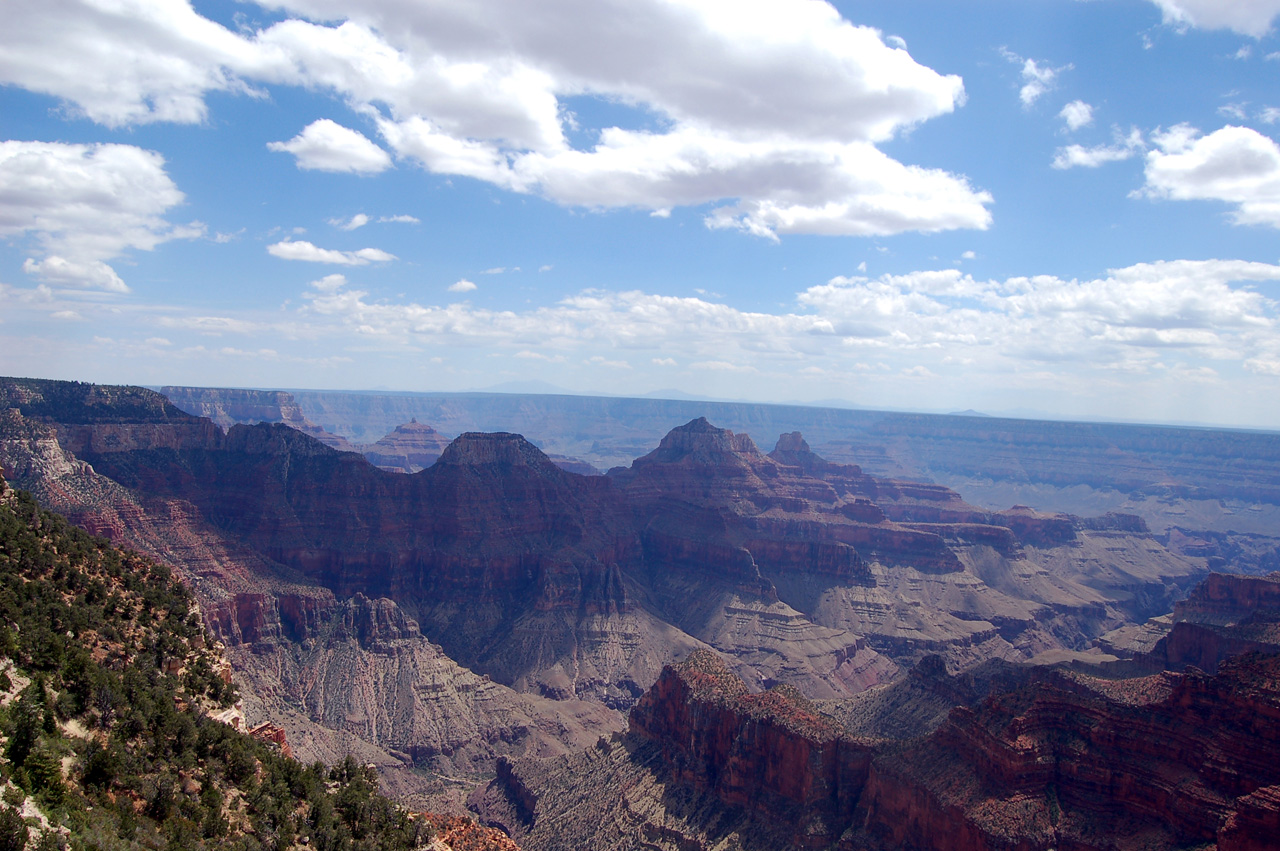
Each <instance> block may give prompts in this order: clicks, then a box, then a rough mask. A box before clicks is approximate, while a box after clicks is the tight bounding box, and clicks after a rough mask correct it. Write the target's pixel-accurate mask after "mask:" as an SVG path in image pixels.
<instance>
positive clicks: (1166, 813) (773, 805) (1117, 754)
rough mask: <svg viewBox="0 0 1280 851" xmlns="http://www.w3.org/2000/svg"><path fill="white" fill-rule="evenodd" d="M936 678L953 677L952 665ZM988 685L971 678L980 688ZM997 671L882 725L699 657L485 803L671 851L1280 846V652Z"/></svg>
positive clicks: (517, 832) (511, 779)
mask: <svg viewBox="0 0 1280 851" xmlns="http://www.w3.org/2000/svg"><path fill="white" fill-rule="evenodd" d="M924 677H925V678H926V679H933V680H939V681H941V680H945V679H946V676H945V674H943V673H942V671H941V668H940V666H936V667H935V668H934V669H933V670H932V672H930V673H929V674H926V675H924ZM974 685H975V683H974V682H970V683H968V684H966V683H963V682H957V683H955V684H954V691H955V693H956V694H957V695H961V696H962V695H966V694H967V695H968V696H970V697H972V696H973V692H972V688H973V687H974ZM982 686H983V687H982V689H980V690H985V691H986V692H987V695H986V696H985V697H982V698H979V699H977V700H976V701H975V702H974V703H973V704H972V705H971V706H964V705H962V706H960V707H957V708H956V709H954V710H952V711H951V712H950V714H949V716H947V717H946V719H945V720H944V721H942V722H941V723H940V724H939V725H938V726H936V727H934V729H933V731H932V732H930V733H928V734H927V735H925V736H923V737H915V738H907V739H899V740H896V741H895V740H883V739H881V740H874V739H867V738H859V737H857V736H856V735H855V734H854V733H853V732H851V731H849V730H847V729H845V728H841V727H840V726H839V725H837V724H836V723H835V722H834V721H833V720H832V719H830V718H825V717H823V716H821V715H818V714H816V713H815V712H814V711H813V708H812V706H811V705H807V704H805V703H804V702H803V701H798V700H795V699H794V698H793V697H791V696H788V695H785V694H777V693H773V694H764V695H752V694H748V693H747V692H746V689H745V685H744V684H742V683H741V682H740V681H735V679H734V677H733V675H732V674H730V673H728V671H727V670H726V669H724V667H723V665H720V664H718V663H717V662H716V661H715V660H713V659H710V658H708V657H705V656H701V655H699V656H696V657H693V658H691V659H690V660H689V661H687V662H686V663H685V664H683V665H681V666H679V667H675V668H668V669H667V670H665V671H664V673H663V676H662V677H661V678H660V679H659V681H658V683H656V684H655V686H654V688H653V689H652V690H651V691H650V692H649V693H648V694H646V696H645V697H644V699H643V700H641V701H640V703H638V704H637V706H636V708H635V709H634V710H633V711H632V715H631V726H630V732H629V733H628V734H627V736H626V737H623V738H619V739H615V740H613V741H612V742H602V743H601V744H600V745H598V746H597V748H596V749H594V750H593V751H592V752H588V753H585V754H580V755H575V756H571V757H566V758H562V759H560V760H554V761H535V760H518V761H516V762H513V763H508V764H505V765H504V770H503V771H502V772H501V773H500V776H499V778H498V779H497V780H495V781H494V782H493V783H492V784H490V786H489V787H488V788H487V789H485V790H484V791H483V792H481V793H478V794H477V795H475V796H474V797H473V799H472V804H473V806H475V807H476V808H477V810H478V811H479V812H480V813H481V814H482V816H483V817H485V818H488V819H490V820H491V821H493V822H494V823H500V824H503V825H504V826H505V827H506V828H507V829H508V830H509V831H510V832H511V833H512V835H513V836H514V837H515V838H516V839H517V841H519V842H520V844H521V846H522V847H524V848H526V849H527V850H528V851H537V849H543V848H547V849H549V848H555V847H561V846H560V845H559V843H561V842H567V843H569V844H574V842H575V841H577V840H580V839H584V838H587V837H589V839H590V842H591V843H593V844H592V847H602V848H625V847H634V844H635V843H638V842H639V843H643V844H645V845H646V847H653V848H661V849H678V848H690V847H715V848H724V849H738V848H741V849H755V848H770V847H771V848H775V849H791V848H796V849H798V848H835V849H842V851H845V849H847V851H852V849H874V850H875V851H888V849H901V848H929V849H934V850H935V851H988V849H992V850H994V849H1025V850H1026V851H1048V849H1054V848H1071V849H1077V851H1085V850H1086V849H1099V851H1101V849H1137V848H1143V849H1149V851H1159V850H1160V849H1170V851H1172V849H1176V848H1184V847H1191V846H1196V847H1201V846H1204V847H1213V846H1214V845H1216V847H1218V848H1221V849H1246V848H1249V849H1251V848H1265V847H1274V844H1273V843H1274V839H1275V834H1274V832H1273V831H1274V826H1275V825H1276V824H1277V818H1280V796H1278V795H1276V789H1277V783H1278V782H1280V724H1277V722H1278V721H1280V657H1277V656H1259V655H1250V656H1244V657H1239V658H1237V659H1234V660H1231V661H1230V662H1227V663H1225V664H1224V665H1223V666H1222V669H1221V671H1220V673H1219V674H1218V675H1216V676H1213V677H1209V676H1205V675H1203V674H1173V673H1164V674H1158V675H1154V676H1150V677H1142V678H1136V679H1127V680H1106V679H1098V678H1094V677H1089V676H1084V675H1080V674H1068V673H1063V672H1053V671H1049V672H1043V671H1041V672H1035V671H1026V670H1024V671H1022V672H1021V673H1019V672H1017V671H1016V669H1006V671H1005V672H1003V673H1001V674H998V675H997V676H995V677H988V678H986V679H985V680H984V681H983V682H982ZM939 688H941V683H940V682H939V684H938V685H937V686H935V687H934V688H933V690H934V691H935V692H936V691H938V690H939ZM855 700H858V699H855ZM601 778H604V779H605V780H604V785H601ZM569 800H572V801H573V805H572V807H569V806H567V802H568V801H569Z"/></svg>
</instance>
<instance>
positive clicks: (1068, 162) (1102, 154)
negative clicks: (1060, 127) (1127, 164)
mask: <svg viewBox="0 0 1280 851" xmlns="http://www.w3.org/2000/svg"><path fill="white" fill-rule="evenodd" d="M1115 137H1116V141H1115V143H1114V144H1111V145H1097V146H1095V147H1092V148H1086V147H1085V146H1083V145H1067V146H1066V147H1065V148H1059V149H1058V150H1057V151H1056V152H1055V153H1054V156H1053V163H1052V165H1053V167H1054V168H1057V169H1065V168H1075V167H1077V166H1081V167H1084V168H1097V167H1098V166H1100V165H1102V164H1103V163H1110V162H1118V161H1120V160H1127V159H1130V158H1131V157H1133V156H1134V155H1135V154H1137V153H1139V152H1141V151H1142V150H1144V149H1145V148H1146V144H1145V143H1144V142H1143V139H1142V133H1141V131H1139V130H1138V129H1137V128H1133V129H1131V130H1130V131H1129V135H1128V136H1121V135H1120V132H1119V131H1118V130H1117V131H1116V133H1115Z"/></svg>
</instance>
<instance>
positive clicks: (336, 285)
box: [311, 273, 347, 293]
mask: <svg viewBox="0 0 1280 851" xmlns="http://www.w3.org/2000/svg"><path fill="white" fill-rule="evenodd" d="M346 285H347V276H346V275H342V274H338V273H334V274H332V275H325V276H324V277H323V278H321V279H319V280H318V281H312V282H311V286H313V287H315V288H316V289H317V290H319V291H320V292H322V293H334V292H337V291H338V290H340V289H342V288H343V287H345V286H346Z"/></svg>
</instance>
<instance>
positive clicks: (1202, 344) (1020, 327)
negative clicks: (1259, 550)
mask: <svg viewBox="0 0 1280 851" xmlns="http://www.w3.org/2000/svg"><path fill="white" fill-rule="evenodd" d="M4 17H5V24H4V26H3V27H2V28H0V374H6V375H11V376H33V377H44V378H63V379H77V380H83V381H94V382H108V383H130V384H146V385H161V384H184V385H200V386H221V387H268V388H315V389H354V390H371V389H382V390H404V391H459V390H476V389H485V388H490V387H509V388H522V387H525V388H528V387H534V386H546V385H553V386H555V387H558V388H564V389H565V390H567V391H570V392H575V393H608V394H619V395H644V394H655V393H656V394H658V395H667V394H673V393H677V392H678V393H681V394H689V395H694V396H703V397H708V398H721V399H743V400H753V401H764V402H806V403H827V402H839V403H841V404H851V405H856V406H859V407H867V408H889V409H905V410H922V411H959V410H969V409H973V410H978V411H983V412H987V413H992V414H1012V415H1032V416H1040V417H1049V418H1086V419H1118V420H1134V421H1142V422H1157V423H1159V422H1169V423H1204V424H1215V425H1232V426H1244V427H1254V428H1268V429H1277V428H1280V333H1278V330H1277V329H1278V323H1280V144H1277V139H1280V36H1278V35H1277V27H1278V26H1280V0H971V1H970V2H957V0H840V1H839V2H833V3H826V2H818V0H625V2H622V0H540V2H537V3H530V2H528V0H360V2H352V0H282V1H281V2H264V3H252V2H228V1H227V0H216V2H203V1H202V0H201V1H200V2H191V3H188V2H182V0H7V2H6V3H5V12H4ZM533 382H545V384H540V385H539V384H533Z"/></svg>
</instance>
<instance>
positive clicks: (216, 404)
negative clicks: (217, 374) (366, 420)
mask: <svg viewBox="0 0 1280 851" xmlns="http://www.w3.org/2000/svg"><path fill="white" fill-rule="evenodd" d="M160 393H161V394H162V395H163V396H165V397H166V398H167V399H168V400H169V401H170V402H172V403H173V404H174V405H175V406H177V407H178V408H180V409H181V410H183V411H185V412H187V413H189V414H192V415H193V416H197V417H205V418H207V419H209V420H212V421H213V422H214V423H215V424H216V425H217V426H218V427H219V428H221V429H222V430H223V431H226V430H228V429H230V428H231V427H232V426H233V425H237V424H240V425H255V424H257V423H283V424H284V425H287V426H289V427H290V428H292V429H296V430H298V431H300V432H302V433H303V434H306V435H310V436H311V437H314V438H315V439H316V440H319V441H320V442H321V443H323V444H325V445H326V446H330V447H332V448H334V449H339V450H341V451H343V452H355V451H357V449H356V447H355V446H353V445H351V444H350V443H349V442H348V441H347V439H346V438H345V437H342V436H340V435H337V434H332V433H330V432H328V431H325V430H324V429H323V428H321V427H320V426H318V425H316V424H315V423H313V422H312V421H311V420H309V419H307V415H306V414H305V413H303V411H302V408H301V407H299V405H298V403H297V401H295V400H294V398H293V395H292V394H291V393H286V392H285V391H283V390H230V389H214V388H208V387H161V388H160ZM375 463H376V462H375Z"/></svg>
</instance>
